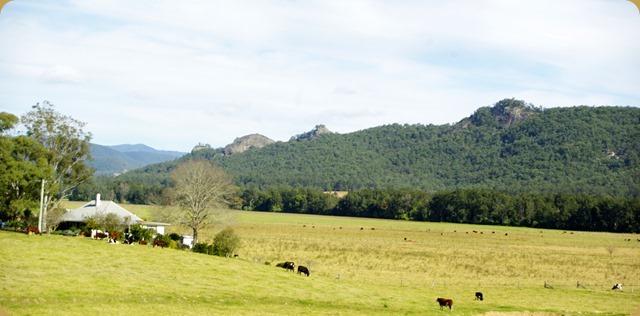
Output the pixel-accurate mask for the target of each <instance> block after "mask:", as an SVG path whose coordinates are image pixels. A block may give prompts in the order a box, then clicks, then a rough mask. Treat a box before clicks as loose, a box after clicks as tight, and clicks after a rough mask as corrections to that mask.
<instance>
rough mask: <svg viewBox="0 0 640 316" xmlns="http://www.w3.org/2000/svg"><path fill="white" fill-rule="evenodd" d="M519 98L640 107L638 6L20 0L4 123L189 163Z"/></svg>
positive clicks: (10, 22)
mask: <svg viewBox="0 0 640 316" xmlns="http://www.w3.org/2000/svg"><path fill="white" fill-rule="evenodd" d="M504 98H516V99H519V100H524V101H526V102H527V103H531V104H533V105H535V106H539V107H543V108H553V107H566V106H576V105H588V106H603V105H608V106H634V107H639V106H640V11H639V9H638V8H637V7H636V6H635V5H634V4H633V3H632V2H630V1H627V0H560V1H559V0H535V1H529V0H527V1H524V0H482V1H479V0H447V1H442V0H422V1H411V0H407V1H391V0H389V1H382V0H380V1H377V0H371V1H364V0H353V1H352V0H317V1H313V0H310V1H297V0H280V1H278V0H276V1H272V0H261V1H243V0H234V1H216V0H181V1H166V0H135V1H132V0H60V1H49V0H13V1H11V2H9V3H8V4H6V5H5V6H4V8H3V9H2V11H1V12H0V112H9V113H12V114H15V115H18V116H20V115H22V114H24V113H26V112H28V111H29V110H30V109H31V106H32V105H34V104H36V103H38V102H40V103H42V102H43V101H45V100H46V101H49V102H51V103H53V104H54V105H55V108H56V110H57V111H58V112H60V113H62V114H65V115H69V116H71V117H73V118H75V119H78V120H80V121H82V122H85V123H86V126H85V130H86V131H88V132H90V133H91V134H92V137H93V139H92V142H93V143H96V144H100V145H118V144H140V143H141V144H145V145H148V146H151V147H154V148H156V149H161V150H176V151H182V152H188V151H190V150H191V149H192V148H193V147H194V146H195V145H197V144H198V143H202V144H210V145H211V146H212V147H214V148H218V147H224V146H225V145H227V144H230V143H232V142H233V141H234V139H235V138H237V137H241V136H245V135H248V134H253V133H258V134H262V135H264V136H267V137H269V138H271V139H274V140H276V141H288V140H289V139H290V138H291V137H292V136H294V135H298V134H302V133H305V132H307V131H310V130H312V129H313V128H314V127H315V126H316V125H320V124H323V125H325V126H326V127H327V128H328V129H329V130H331V131H333V132H338V133H351V132H355V131H359V130H363V129H367V128H371V127H376V126H381V125H385V124H393V123H399V124H425V125H427V124H435V125H442V124H451V123H456V122H458V121H460V120H462V119H463V118H465V117H468V116H470V115H472V114H473V113H474V112H475V111H476V110H477V109H478V108H480V107H483V106H492V105H493V104H495V103H496V102H498V101H500V100H502V99H504Z"/></svg>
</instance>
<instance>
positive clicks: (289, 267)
mask: <svg viewBox="0 0 640 316" xmlns="http://www.w3.org/2000/svg"><path fill="white" fill-rule="evenodd" d="M283 268H285V269H287V270H291V272H294V271H296V264H295V263H293V262H292V261H287V262H285V263H284V266H283Z"/></svg>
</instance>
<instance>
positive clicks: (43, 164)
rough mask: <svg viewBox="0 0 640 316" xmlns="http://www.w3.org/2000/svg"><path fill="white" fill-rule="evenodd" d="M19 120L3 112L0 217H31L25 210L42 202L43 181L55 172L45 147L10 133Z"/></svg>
mask: <svg viewBox="0 0 640 316" xmlns="http://www.w3.org/2000/svg"><path fill="white" fill-rule="evenodd" d="M18 122H19V119H18V117H17V116H15V115H13V114H10V113H6V112H1V113H0V219H10V218H12V217H15V216H18V217H21V218H22V217H28V216H25V215H26V214H25V210H33V209H36V208H37V206H38V202H39V199H40V184H41V182H40V181H41V180H42V179H48V178H50V177H51V175H52V174H53V170H52V168H51V167H50V166H49V165H48V164H47V153H46V150H45V149H44V147H42V146H41V145H40V144H39V143H37V142H36V141H35V140H33V139H32V138H29V137H26V136H22V135H18V136H12V135H10V133H9V131H10V130H12V129H13V128H14V127H15V126H16V125H17V123H18ZM27 213H30V212H27Z"/></svg>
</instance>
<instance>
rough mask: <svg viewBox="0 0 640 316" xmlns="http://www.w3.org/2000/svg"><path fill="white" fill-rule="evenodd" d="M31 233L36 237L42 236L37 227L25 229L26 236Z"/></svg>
mask: <svg viewBox="0 0 640 316" xmlns="http://www.w3.org/2000/svg"><path fill="white" fill-rule="evenodd" d="M31 233H34V234H36V235H42V233H41V232H40V230H39V229H38V227H35V226H29V227H27V235H31Z"/></svg>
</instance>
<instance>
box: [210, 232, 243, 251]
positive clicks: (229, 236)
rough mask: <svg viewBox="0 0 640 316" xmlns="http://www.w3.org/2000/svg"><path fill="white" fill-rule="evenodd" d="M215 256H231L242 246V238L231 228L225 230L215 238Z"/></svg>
mask: <svg viewBox="0 0 640 316" xmlns="http://www.w3.org/2000/svg"><path fill="white" fill-rule="evenodd" d="M213 244H214V245H215V247H214V249H215V254H216V255H218V256H230V255H231V254H232V253H233V252H234V251H235V250H236V248H238V246H239V245H240V237H238V235H237V234H236V232H235V231H234V230H233V228H231V227H227V228H225V229H223V230H222V231H221V232H219V233H218V234H216V237H214V238H213Z"/></svg>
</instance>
